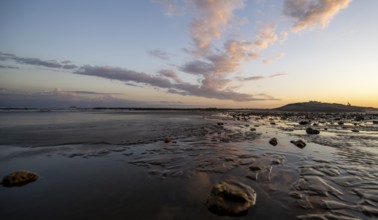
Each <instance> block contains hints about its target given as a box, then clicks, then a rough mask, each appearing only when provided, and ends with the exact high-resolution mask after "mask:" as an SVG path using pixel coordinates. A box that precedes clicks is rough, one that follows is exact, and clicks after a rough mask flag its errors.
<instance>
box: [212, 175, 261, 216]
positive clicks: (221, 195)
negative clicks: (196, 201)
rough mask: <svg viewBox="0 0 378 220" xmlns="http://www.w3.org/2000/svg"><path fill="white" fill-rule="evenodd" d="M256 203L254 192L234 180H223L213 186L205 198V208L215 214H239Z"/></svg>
mask: <svg viewBox="0 0 378 220" xmlns="http://www.w3.org/2000/svg"><path fill="white" fill-rule="evenodd" d="M255 203H256V192H255V190H254V189H252V188H251V187H250V186H247V185H245V184H243V183H240V182H238V181H236V180H232V179H230V180H225V181H223V182H220V183H218V184H216V185H214V186H213V188H212V189H211V192H210V194H209V196H208V198H207V201H206V206H207V208H208V209H209V210H210V211H211V212H213V213H214V214H217V215H221V216H223V215H227V216H241V215H245V214H246V213H247V212H248V209H249V208H250V207H251V206H253V205H255Z"/></svg>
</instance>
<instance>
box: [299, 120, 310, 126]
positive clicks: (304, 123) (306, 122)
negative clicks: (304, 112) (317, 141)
mask: <svg viewBox="0 0 378 220" xmlns="http://www.w3.org/2000/svg"><path fill="white" fill-rule="evenodd" d="M308 123H309V122H308V121H300V122H298V124H300V125H307V124H308Z"/></svg>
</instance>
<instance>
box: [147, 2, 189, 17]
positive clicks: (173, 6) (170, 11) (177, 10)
mask: <svg viewBox="0 0 378 220" xmlns="http://www.w3.org/2000/svg"><path fill="white" fill-rule="evenodd" d="M154 2H156V3H158V4H159V5H160V6H161V7H162V8H163V9H164V12H165V15H167V16H174V15H181V14H183V13H184V8H183V6H181V5H180V4H179V2H178V1H177V0H154Z"/></svg>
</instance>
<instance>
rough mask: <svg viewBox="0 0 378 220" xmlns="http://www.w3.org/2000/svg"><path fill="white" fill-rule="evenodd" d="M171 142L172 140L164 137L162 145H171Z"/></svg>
mask: <svg viewBox="0 0 378 220" xmlns="http://www.w3.org/2000/svg"><path fill="white" fill-rule="evenodd" d="M171 142H172V140H171V139H170V138H168V137H166V138H165V139H164V143H166V144H168V143H171Z"/></svg>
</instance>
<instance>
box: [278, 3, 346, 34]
mask: <svg viewBox="0 0 378 220" xmlns="http://www.w3.org/2000/svg"><path fill="white" fill-rule="evenodd" d="M350 2H351V0H285V2H284V14H285V15H286V16H288V17H290V18H292V19H293V20H294V24H293V26H292V31H293V32H298V31H301V30H303V29H307V28H314V27H317V26H320V27H326V26H327V25H328V23H329V22H330V21H331V19H332V18H333V17H334V16H335V15H336V14H337V13H339V11H341V10H342V9H344V8H346V7H348V5H349V3H350Z"/></svg>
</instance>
